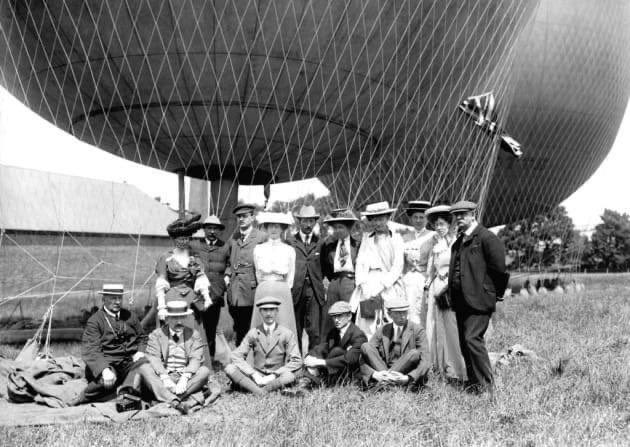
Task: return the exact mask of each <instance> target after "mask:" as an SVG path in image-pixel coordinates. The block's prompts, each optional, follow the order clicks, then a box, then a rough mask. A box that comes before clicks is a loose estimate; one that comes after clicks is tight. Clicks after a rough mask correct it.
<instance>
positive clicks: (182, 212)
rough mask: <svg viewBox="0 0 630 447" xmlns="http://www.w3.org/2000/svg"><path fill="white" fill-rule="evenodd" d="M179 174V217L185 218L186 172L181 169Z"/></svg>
mask: <svg viewBox="0 0 630 447" xmlns="http://www.w3.org/2000/svg"><path fill="white" fill-rule="evenodd" d="M176 172H177V193H178V196H179V217H180V218H182V217H185V215H186V189H185V184H184V170H183V169H180V170H178V171H176Z"/></svg>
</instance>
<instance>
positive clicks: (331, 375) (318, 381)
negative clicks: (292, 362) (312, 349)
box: [300, 346, 359, 386]
mask: <svg viewBox="0 0 630 447" xmlns="http://www.w3.org/2000/svg"><path fill="white" fill-rule="evenodd" d="M345 353H346V350H345V349H344V348H342V347H340V346H335V347H334V348H332V349H331V350H330V351H329V352H328V355H327V356H326V358H332V357H338V356H340V355H343V354H345ZM317 371H318V374H319V375H318V376H312V375H311V374H310V373H309V372H308V369H307V368H306V367H304V368H303V369H302V371H301V373H300V377H305V378H307V379H309V380H310V381H311V382H312V383H313V384H315V385H326V386H336V385H343V384H347V383H351V382H352V381H353V380H354V379H355V378H356V376H357V373H358V371H359V364H356V365H354V364H353V365H347V366H345V367H342V368H332V367H329V366H318V367H317Z"/></svg>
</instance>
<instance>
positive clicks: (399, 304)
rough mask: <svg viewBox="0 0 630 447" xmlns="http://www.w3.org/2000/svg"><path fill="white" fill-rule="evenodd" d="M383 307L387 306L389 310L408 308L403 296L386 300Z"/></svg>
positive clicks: (402, 310)
mask: <svg viewBox="0 0 630 447" xmlns="http://www.w3.org/2000/svg"><path fill="white" fill-rule="evenodd" d="M385 307H387V310H388V311H389V312H392V311H393V312H397V311H398V312H404V311H407V310H409V303H408V302H407V300H406V299H404V298H400V297H396V298H394V299H393V300H391V301H389V302H386V303H385Z"/></svg>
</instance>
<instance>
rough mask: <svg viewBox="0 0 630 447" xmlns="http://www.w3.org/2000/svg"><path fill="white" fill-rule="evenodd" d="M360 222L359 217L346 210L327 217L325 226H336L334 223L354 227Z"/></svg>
mask: <svg viewBox="0 0 630 447" xmlns="http://www.w3.org/2000/svg"><path fill="white" fill-rule="evenodd" d="M358 221H359V219H357V216H355V215H354V213H353V212H352V210H348V209H345V210H342V211H339V212H337V213H335V214H333V215H332V216H330V217H327V218H326V219H325V220H324V223H325V224H329V225H330V224H334V223H343V224H346V225H347V224H350V225H352V224H354V223H355V222H358Z"/></svg>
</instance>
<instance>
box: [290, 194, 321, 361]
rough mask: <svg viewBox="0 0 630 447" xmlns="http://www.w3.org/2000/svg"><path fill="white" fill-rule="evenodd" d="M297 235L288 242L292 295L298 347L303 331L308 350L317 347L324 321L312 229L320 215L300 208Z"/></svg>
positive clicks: (317, 249)
mask: <svg viewBox="0 0 630 447" xmlns="http://www.w3.org/2000/svg"><path fill="white" fill-rule="evenodd" d="M295 218H296V219H297V221H298V225H299V227H300V231H299V232H297V233H296V234H295V235H293V236H292V237H290V238H289V239H288V240H287V242H288V243H289V245H291V246H292V247H293V248H294V249H295V276H294V279H293V287H292V288H291V294H292V295H293V306H294V311H295V324H296V327H297V333H298V339H299V340H298V345H299V347H300V350H301V349H302V343H301V339H302V330H306V334H307V335H308V346H309V349H310V348H311V347H313V346H315V345H317V344H318V343H319V341H320V339H321V335H322V324H323V323H324V320H325V318H326V295H325V290H324V283H323V276H322V268H321V263H320V257H319V255H320V251H321V244H320V240H319V238H318V237H317V235H316V234H313V227H314V226H315V224H316V223H317V219H319V215H318V214H317V213H316V212H315V208H313V207H312V206H303V207H301V208H300V210H299V212H298V213H297V214H295Z"/></svg>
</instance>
